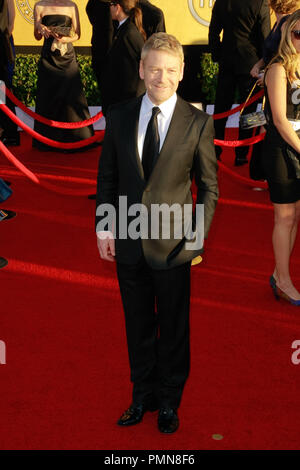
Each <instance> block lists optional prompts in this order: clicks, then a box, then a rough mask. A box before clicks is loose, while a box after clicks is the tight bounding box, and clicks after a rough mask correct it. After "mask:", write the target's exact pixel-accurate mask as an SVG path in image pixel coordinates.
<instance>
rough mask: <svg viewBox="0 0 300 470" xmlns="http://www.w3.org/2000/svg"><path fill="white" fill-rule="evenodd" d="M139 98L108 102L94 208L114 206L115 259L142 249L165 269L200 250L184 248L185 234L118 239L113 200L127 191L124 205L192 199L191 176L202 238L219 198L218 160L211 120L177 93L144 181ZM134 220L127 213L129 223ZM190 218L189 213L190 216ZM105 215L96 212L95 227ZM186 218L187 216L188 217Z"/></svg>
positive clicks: (132, 258) (128, 259) (131, 259)
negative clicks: (139, 142) (201, 216)
mask: <svg viewBox="0 0 300 470" xmlns="http://www.w3.org/2000/svg"><path fill="white" fill-rule="evenodd" d="M141 101H142V97H139V98H137V99H134V100H130V101H128V102H127V103H123V104H120V105H115V106H113V107H112V108H111V109H110V111H109V113H108V116H107V121H106V123H107V124H106V125H107V127H106V132H105V140H104V145H103V150H102V155H101V157H100V163H99V173H98V189H97V208H98V206H99V205H100V204H104V203H108V204H112V205H114V207H116V209H117V222H116V226H117V239H116V258H117V261H118V262H120V263H125V264H135V263H137V262H138V261H139V259H140V258H141V256H142V253H144V256H145V258H146V260H147V262H148V264H149V265H150V266H151V267H152V268H154V269H168V268H171V267H174V266H177V265H180V264H183V263H185V262H188V261H190V260H191V259H193V258H194V257H195V256H197V255H198V254H199V253H200V252H201V247H200V248H198V249H196V250H187V249H186V248H187V245H186V240H185V238H184V236H182V238H181V239H176V238H175V237H174V236H173V230H172V226H171V231H170V233H171V237H170V239H145V240H141V239H140V238H138V239H137V240H132V239H129V238H128V239H119V238H118V228H119V225H118V224H119V218H118V201H119V196H127V198H128V201H127V203H128V207H129V206H130V205H132V204H140V203H143V204H144V205H145V206H146V207H147V209H148V211H149V213H150V205H151V204H162V203H167V204H169V205H173V204H176V203H177V204H179V205H180V206H181V207H183V204H192V194H191V189H190V188H191V181H192V178H193V176H195V182H196V184H197V186H198V194H197V203H198V204H204V211H205V212H204V214H205V216H204V228H205V237H206V236H207V234H208V231H209V227H210V224H211V221H212V218H213V214H214V211H215V206H216V203H217V199H218V184H217V175H216V170H217V161H216V156H215V149H214V144H213V137H214V126H213V120H212V118H211V117H210V116H208V115H207V114H206V113H204V112H202V111H199V110H197V109H196V108H195V107H193V106H192V105H190V104H189V103H187V102H186V101H183V100H182V99H181V98H179V97H178V99H177V104H176V107H175V110H174V114H173V117H172V120H171V123H170V127H169V130H168V134H167V136H166V139H165V142H164V145H163V147H162V149H161V152H160V155H159V158H158V160H157V163H156V165H155V167H154V169H153V171H152V174H151V176H150V178H149V180H148V182H147V183H146V181H145V180H144V174H143V167H142V164H141V159H140V157H139V155H138V150H137V131H138V122H139V113H140V107H141ZM133 219H134V217H133V218H130V217H128V224H129V223H130V222H131V221H132V220H133ZM190 219H192V217H190ZM103 220H104V217H103V216H101V215H99V212H98V215H97V216H96V231H99V230H102V229H103V228H105V229H107V228H108V227H102V228H101V227H100V226H99V225H98V223H99V222H100V221H102V222H103ZM189 222H190V223H191V222H192V220H190V221H189Z"/></svg>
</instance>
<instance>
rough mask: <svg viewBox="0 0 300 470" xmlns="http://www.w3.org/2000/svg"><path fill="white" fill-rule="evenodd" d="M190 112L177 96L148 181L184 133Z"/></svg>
mask: <svg viewBox="0 0 300 470" xmlns="http://www.w3.org/2000/svg"><path fill="white" fill-rule="evenodd" d="M191 118H192V113H191V110H190V108H189V106H188V105H187V103H186V102H185V101H183V100H182V99H181V98H180V97H179V96H178V98H177V103H176V106H175V109H174V113H173V116H172V119H171V122H170V126H169V129H168V132H167V135H166V138H165V141H164V143H163V146H162V148H161V151H160V153H159V156H158V159H157V162H156V165H155V167H154V169H153V171H152V173H151V176H150V178H149V181H150V180H151V179H152V178H153V177H154V178H155V173H156V172H159V171H160V166H161V165H162V163H163V162H164V160H165V159H168V158H169V156H170V154H172V151H173V150H174V145H176V144H177V143H179V142H180V136H182V135H184V134H185V130H186V128H187V127H188V126H190V124H191Z"/></svg>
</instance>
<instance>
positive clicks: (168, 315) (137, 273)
mask: <svg viewBox="0 0 300 470" xmlns="http://www.w3.org/2000/svg"><path fill="white" fill-rule="evenodd" d="M190 269H191V263H190V262H189V263H185V264H183V265H181V266H177V267H175V268H172V269H167V270H154V269H151V268H150V267H149V266H148V264H147V262H146V261H145V259H144V257H142V258H141V260H140V262H139V263H137V264H134V265H129V264H120V263H117V274H118V280H119V286H120V291H121V297H122V302H123V308H124V312H125V323H126V334H127V345H128V353H129V362H130V368H131V381H132V382H133V403H135V404H141V403H143V404H148V403H149V402H150V401H151V400H152V399H153V398H154V397H155V398H156V399H157V401H158V404H159V406H160V407H165V406H170V407H172V408H175V409H177V408H178V406H179V404H180V400H181V395H182V392H183V388H184V384H185V381H186V379H187V377H188V374H189V366H190V345H189V343H190V341H189V307H190Z"/></svg>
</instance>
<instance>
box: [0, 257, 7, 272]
mask: <svg viewBox="0 0 300 470" xmlns="http://www.w3.org/2000/svg"><path fill="white" fill-rule="evenodd" d="M7 264H8V261H7V259H5V258H1V257H0V269H1V268H5V266H6V265H7Z"/></svg>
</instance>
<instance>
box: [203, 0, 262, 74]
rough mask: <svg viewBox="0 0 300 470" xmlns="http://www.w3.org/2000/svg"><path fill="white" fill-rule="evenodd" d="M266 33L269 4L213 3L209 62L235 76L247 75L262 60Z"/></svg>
mask: <svg viewBox="0 0 300 470" xmlns="http://www.w3.org/2000/svg"><path fill="white" fill-rule="evenodd" d="M221 31H223V39H222V42H221V40H220V34H221ZM269 32H270V11H269V6H268V0H216V2H215V4H214V7H213V11H212V17H211V22H210V26H209V47H210V51H211V53H212V59H213V61H215V62H219V63H220V64H226V66H228V67H229V68H230V67H232V68H233V69H234V71H235V72H236V73H247V74H248V73H249V72H250V70H251V68H252V67H253V65H254V64H255V63H256V62H257V61H258V60H259V59H260V58H261V57H262V45H263V42H264V40H265V38H266V37H267V36H268V34H269Z"/></svg>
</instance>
